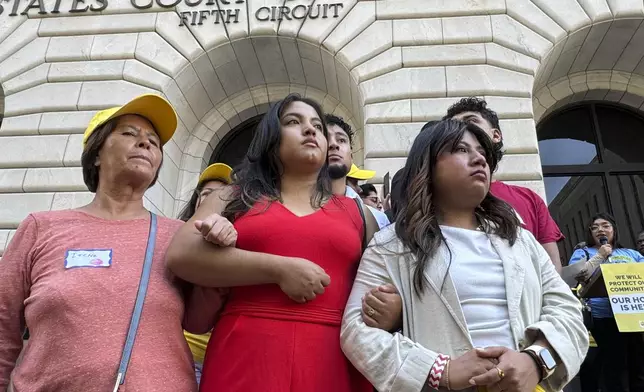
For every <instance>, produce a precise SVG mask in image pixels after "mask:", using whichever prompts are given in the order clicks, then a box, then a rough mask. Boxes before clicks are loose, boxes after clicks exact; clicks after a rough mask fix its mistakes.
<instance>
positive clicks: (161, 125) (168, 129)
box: [83, 94, 177, 147]
mask: <svg viewBox="0 0 644 392" xmlns="http://www.w3.org/2000/svg"><path fill="white" fill-rule="evenodd" d="M125 114H137V115H139V116H141V117H145V118H146V119H147V120H148V121H150V122H151V123H152V125H153V126H154V129H155V130H156V132H157V135H159V139H160V140H161V145H164V144H166V143H167V142H168V140H170V139H172V135H174V131H175V130H176V129H177V113H175V111H174V108H173V107H172V105H170V103H169V102H168V101H166V100H165V99H163V98H162V97H160V96H158V95H155V94H143V95H139V96H138V97H136V98H134V99H133V100H131V101H130V102H128V103H126V104H125V105H123V106H116V107H113V108H109V109H105V110H101V111H100V112H98V113H96V114H95V115H94V117H92V119H91V120H90V122H89V125H87V129H86V130H85V134H84V135H83V147H85V143H87V139H89V136H90V135H91V134H92V133H93V132H94V131H95V130H96V128H98V127H100V126H101V125H103V124H105V123H106V122H108V121H109V120H111V119H113V118H116V117H119V116H123V115H125Z"/></svg>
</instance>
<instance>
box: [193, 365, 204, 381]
mask: <svg viewBox="0 0 644 392" xmlns="http://www.w3.org/2000/svg"><path fill="white" fill-rule="evenodd" d="M202 371H203V363H201V362H197V361H195V376H196V377H197V386H199V384H200V383H201V372H202Z"/></svg>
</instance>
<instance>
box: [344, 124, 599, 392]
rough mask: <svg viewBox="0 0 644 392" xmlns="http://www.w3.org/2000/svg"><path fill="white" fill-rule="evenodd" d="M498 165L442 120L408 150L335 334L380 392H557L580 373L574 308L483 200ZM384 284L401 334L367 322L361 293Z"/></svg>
mask: <svg viewBox="0 0 644 392" xmlns="http://www.w3.org/2000/svg"><path fill="white" fill-rule="evenodd" d="M499 157H500V151H496V150H495V149H494V146H493V144H492V142H491V140H490V139H489V138H488V136H487V135H486V134H485V133H484V132H483V131H482V130H481V129H479V128H478V127H476V126H475V125H468V124H465V123H461V122H456V121H452V120H447V121H442V122H439V123H433V124H427V125H425V127H423V129H422V130H421V132H420V134H419V135H418V137H417V138H416V140H415V141H414V144H413V146H412V148H411V151H410V153H409V157H408V159H407V163H406V166H405V167H404V169H403V176H402V177H403V180H402V184H401V189H402V190H403V191H402V192H401V200H399V208H398V213H397V216H396V223H395V225H391V226H389V227H388V228H386V229H385V230H383V231H380V232H379V233H377V234H376V236H375V237H374V240H373V241H372V242H371V244H370V246H369V247H368V248H367V250H366V251H365V253H364V255H363V257H362V261H361V264H360V268H359V270H358V275H357V277H356V280H355V283H354V286H353V290H352V293H351V296H350V298H349V302H348V304H347V307H346V310H345V315H344V320H343V325H342V332H341V342H342V348H343V351H344V353H345V355H346V356H347V357H348V358H349V359H350V361H351V362H352V363H353V365H354V366H355V367H356V368H357V369H358V370H360V371H361V372H362V373H363V374H364V375H365V376H366V377H367V378H368V379H369V380H370V381H371V383H372V384H373V385H374V386H375V387H376V389H378V390H379V391H395V392H406V391H431V390H434V389H444V390H467V389H472V390H476V387H479V388H480V389H479V390H485V388H486V389H487V391H488V392H499V391H512V392H514V391H519V392H524V391H525V392H532V391H543V390H547V391H558V390H561V389H562V388H563V387H564V385H566V384H567V383H568V382H569V381H570V380H571V379H572V377H574V375H575V374H576V373H577V371H578V370H579V367H580V365H581V362H582V361H583V359H584V356H585V355H586V351H587V349H588V333H587V331H586V329H585V327H584V324H583V320H582V315H581V309H580V304H579V301H578V300H577V299H576V298H575V297H574V296H573V295H572V293H571V291H570V289H569V288H568V287H567V285H566V284H565V283H564V282H563V280H562V279H561V278H560V277H559V275H558V274H557V272H556V271H555V269H554V267H553V265H552V263H551V262H550V259H549V257H548V254H547V253H546V252H545V250H544V249H543V248H542V247H541V246H540V245H539V244H538V243H537V241H536V240H535V239H534V237H533V236H532V235H531V234H530V233H529V232H528V231H527V230H523V229H521V227H520V223H519V221H518V219H517V217H516V215H515V214H514V212H513V210H512V209H511V207H510V206H509V205H507V204H506V203H505V202H503V201H501V200H500V199H498V198H496V197H494V196H493V195H491V194H490V193H489V187H490V180H491V173H493V172H494V170H495V169H496V165H497V162H498V158H499ZM386 283H393V284H394V285H395V286H396V288H397V289H398V291H399V292H400V294H401V296H402V298H403V331H402V334H401V333H393V334H392V333H389V332H386V331H383V330H379V329H375V328H371V327H368V326H367V325H366V324H365V320H366V321H367V323H369V317H372V316H377V315H376V314H375V313H376V311H375V309H374V308H373V307H372V306H370V305H369V304H370V303H371V304H373V303H374V302H373V301H374V300H375V298H374V297H373V296H371V295H370V294H369V292H370V290H371V289H372V288H374V287H377V286H380V285H383V284H386ZM363 317H364V318H363Z"/></svg>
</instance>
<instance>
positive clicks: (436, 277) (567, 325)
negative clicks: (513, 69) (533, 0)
mask: <svg viewBox="0 0 644 392" xmlns="http://www.w3.org/2000/svg"><path fill="white" fill-rule="evenodd" d="M176 125H177V118H176V114H175V112H174V109H173V108H172V106H171V105H170V104H169V103H168V102H167V101H165V100H164V99H163V98H161V97H159V96H155V95H144V96H140V97H137V98H135V99H134V100H132V101H131V102H129V103H127V104H125V105H123V106H121V107H116V108H112V109H108V110H105V111H101V112H99V113H97V114H96V115H95V116H94V118H93V119H92V120H91V122H90V123H89V124H88V127H87V130H86V132H85V135H84V138H83V153H82V157H81V164H82V168H83V177H84V180H85V183H86V185H87V187H88V188H89V190H90V191H91V192H94V193H95V196H94V199H93V200H92V201H91V202H90V203H89V204H88V205H86V206H83V207H80V208H76V209H71V210H63V211H47V212H36V213H32V214H29V216H28V217H27V218H25V220H24V221H23V222H22V223H21V224H20V226H19V227H18V229H17V231H16V234H15V235H14V237H13V239H12V241H11V242H10V244H9V246H8V247H7V249H6V250H5V253H4V255H3V258H2V261H1V262H0V266H1V267H2V268H0V391H4V390H11V389H10V388H12V389H13V390H14V391H16V392H31V391H34V392H35V391H71V392H75V391H83V392H85V391H106V390H114V391H116V390H123V391H124V390H128V391H197V390H200V391H206V392H209V391H230V392H246V391H266V392H286V391H295V392H299V391H306V392H316V391H319V392H323V391H324V392H327V391H337V392H343V391H346V392H353V391H356V392H358V391H365V392H367V391H369V392H371V391H373V390H374V389H375V390H378V391H403V392H406V391H429V390H466V391H475V390H479V391H483V390H485V391H489V392H500V391H506V392H508V391H518V392H524V391H525V392H532V391H559V390H562V389H563V388H564V386H565V385H567V384H568V383H569V382H570V381H571V380H572V379H573V378H574V377H575V376H576V375H577V374H578V373H579V371H580V368H582V363H583V366H584V367H585V368H586V369H588V366H591V365H592V366H596V363H593V364H590V365H589V362H588V359H587V358H586V354H587V351H588V346H589V331H588V329H590V331H591V332H592V336H593V337H594V339H595V341H596V342H597V346H598V347H597V348H598V349H599V350H600V354H599V355H597V357H602V356H603V357H606V356H610V358H611V360H610V361H603V362H602V364H601V366H602V368H603V369H604V370H603V371H600V372H594V373H596V374H603V384H602V385H603V386H602V391H604V390H606V391H628V390H629V389H628V387H627V384H626V383H627V381H624V380H625V379H627V378H628V379H629V380H630V381H628V382H630V391H631V392H634V391H639V390H644V387H643V386H642V385H643V384H641V383H640V382H641V381H640V375H641V374H642V373H640V370H641V366H642V360H641V353H642V351H639V350H640V347H641V346H642V345H643V344H644V343H643V342H642V337H641V335H640V334H622V333H620V332H619V331H618V330H617V328H616V325H615V321H614V318H613V317H612V313H611V311H610V306H609V305H608V304H607V303H606V302H605V301H606V300H605V299H594V300H592V301H590V303H589V304H585V303H584V304H582V301H580V300H579V298H577V297H576V296H575V295H574V294H573V292H572V290H571V288H570V287H569V286H568V285H567V284H566V283H565V282H564V280H563V279H562V278H561V277H560V272H561V262H560V255H559V251H558V248H557V242H558V241H560V240H561V239H562V238H563V236H562V233H561V231H560V230H559V228H558V227H557V225H556V223H555V222H554V220H553V219H552V217H551V216H550V214H549V212H548V209H547V206H546V205H545V203H544V201H543V200H542V198H541V197H540V196H539V195H537V194H536V193H534V192H533V191H531V190H529V189H527V188H522V187H518V186H514V185H510V184H505V183H503V182H501V181H496V180H494V179H493V174H494V171H495V170H496V168H497V166H498V164H499V162H500V160H501V159H502V157H503V136H502V132H501V129H500V125H499V119H498V116H497V115H496V113H495V112H494V111H493V110H491V109H490V108H488V107H487V104H486V102H485V101H484V100H481V99H478V98H466V99H462V100H460V101H458V102H455V104H454V105H453V106H452V107H450V108H449V110H448V112H447V113H446V114H445V117H444V118H443V119H442V120H440V121H430V122H428V123H427V124H425V125H424V126H423V127H422V129H420V130H419V133H418V136H417V137H416V138H415V140H414V142H413V145H412V146H411V149H410V151H409V155H408V158H407V160H406V163H405V166H404V167H403V168H402V169H401V170H399V171H397V172H396V173H395V174H394V176H393V179H392V181H391V191H390V192H389V194H382V195H379V194H378V190H377V189H376V188H375V187H374V186H373V185H371V184H362V185H360V181H365V180H370V179H372V178H373V177H374V176H375V174H376V173H375V172H372V171H369V170H362V169H359V168H358V167H357V166H356V165H355V164H354V163H353V154H352V146H353V141H354V138H355V135H354V132H353V130H352V129H351V127H350V126H349V125H348V124H347V123H346V122H345V121H344V120H343V119H342V118H340V117H337V116H334V115H331V114H325V113H324V112H323V111H322V109H321V107H320V105H319V104H318V103H317V102H315V101H313V100H311V99H308V98H303V97H300V96H298V95H289V96H287V97H285V98H284V99H282V100H280V101H278V102H276V103H274V104H273V105H272V106H271V107H270V109H269V110H268V112H267V113H266V114H265V115H264V117H263V119H262V120H261V122H260V123H259V125H258V127H257V129H256V131H255V134H254V137H253V140H252V142H251V144H250V146H249V149H248V152H247V153H246V156H245V157H244V159H243V161H242V163H241V164H240V165H239V166H237V167H235V168H231V167H229V166H228V165H226V164H225V163H223V162H217V163H214V164H212V165H210V166H208V167H207V168H206V169H205V170H204V171H203V172H202V173H201V175H200V176H199V179H198V183H197V184H195V191H194V193H193V195H192V197H191V199H190V201H189V202H188V203H187V205H186V206H185V208H184V209H183V211H181V213H180V215H179V216H178V219H172V218H170V217H161V216H156V215H155V214H153V213H151V212H149V211H148V210H146V209H145V207H144V206H143V195H144V193H145V191H146V190H147V189H149V188H150V187H151V186H152V185H153V184H154V183H155V181H156V179H157V177H158V174H159V169H160V167H161V165H162V163H163V145H164V144H165V143H166V142H168V141H169V140H170V139H171V138H172V135H173V133H174V131H175V129H176ZM588 230H589V232H588V234H589V239H588V241H587V244H588V245H586V246H584V247H580V248H579V249H578V250H576V251H575V253H574V254H573V256H572V259H571V260H570V264H574V263H577V262H584V263H586V268H584V271H583V274H580V276H579V277H578V280H579V282H582V283H583V282H585V281H587V280H588V278H589V277H590V276H591V275H592V273H593V271H594V269H595V268H597V265H599V264H601V263H602V262H606V261H607V260H608V261H611V262H639V261H641V260H642V257H641V255H640V254H639V253H637V252H636V251H634V250H629V249H623V248H622V247H621V246H620V245H619V239H618V235H617V229H616V224H615V221H614V219H612V217H610V216H609V215H606V214H600V215H598V216H596V217H594V218H593V220H592V222H591V224H590V225H589V228H588ZM604 237H606V241H604V240H603V239H604ZM638 244H639V243H638ZM641 244H642V246H643V247H644V236H642V242H641ZM586 306H589V307H590V308H591V309H592V316H593V317H592V319H593V323H592V325H589V324H588V323H587V322H586V323H585V322H584V317H583V315H582V308H584V307H586ZM27 328H28V329H29V333H30V335H29V341H28V343H27V344H26V345H24V344H23V333H24V331H25V329H27ZM638 339H639V340H638ZM23 346H24V347H23ZM602 350H603V351H602ZM19 357H20V358H19ZM584 359H586V362H584ZM583 374H584V369H583V368H582V376H583ZM625 374H628V376H629V377H625V376H624V375H625ZM596 378H597V377H596ZM622 379H624V380H622ZM598 385H599V382H598V383H597V386H595V388H596V389H595V390H598V388H599V386H598ZM584 391H585V390H584ZM593 392H595V391H593Z"/></svg>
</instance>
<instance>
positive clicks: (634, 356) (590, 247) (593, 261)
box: [568, 213, 644, 392]
mask: <svg viewBox="0 0 644 392" xmlns="http://www.w3.org/2000/svg"><path fill="white" fill-rule="evenodd" d="M590 222H591V224H590V225H589V226H588V232H587V235H588V238H587V239H586V246H585V247H584V248H581V249H577V250H575V252H574V253H573V254H572V257H571V258H570V262H569V263H568V264H569V265H572V264H575V263H580V262H582V263H586V265H585V267H584V269H583V270H582V272H581V273H580V274H579V275H578V277H577V278H578V280H579V281H580V283H582V284H584V282H587V281H588V280H589V279H590V277H591V276H592V275H593V274H594V273H595V272H596V271H597V268H598V267H599V265H600V264H603V263H639V262H642V261H644V256H642V255H641V254H640V253H639V252H637V251H636V250H634V249H628V248H624V247H622V246H621V245H620V243H619V235H618V230H617V225H616V223H615V218H613V217H612V216H611V215H609V214H606V213H600V214H596V215H595V216H593V217H592V219H591V221H590ZM589 303H590V309H591V314H592V326H591V328H590V331H591V333H592V336H593V337H594V338H595V341H596V342H597V347H598V349H599V353H598V356H599V358H600V359H601V362H602V365H603V366H602V368H603V369H602V373H603V377H604V384H605V387H606V388H605V389H606V392H626V391H629V390H630V391H644V340H642V334H641V333H621V332H619V330H618V329H617V323H616V322H615V317H614V316H613V311H612V309H611V306H610V301H609V299H608V298H591V299H590V300H589ZM625 372H626V373H627V375H628V377H624V373H625ZM602 391H603V390H602Z"/></svg>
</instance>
